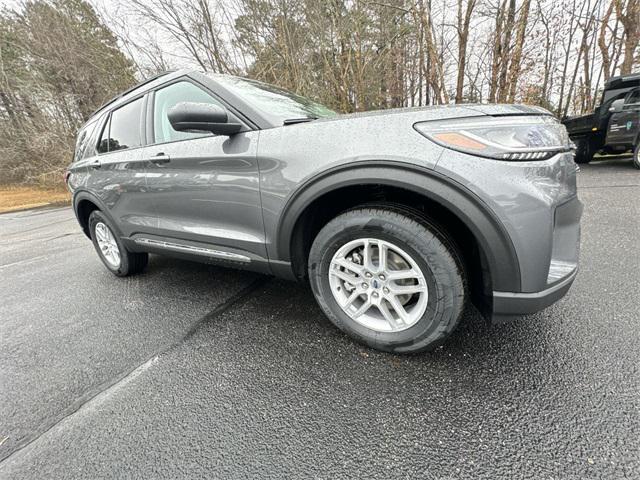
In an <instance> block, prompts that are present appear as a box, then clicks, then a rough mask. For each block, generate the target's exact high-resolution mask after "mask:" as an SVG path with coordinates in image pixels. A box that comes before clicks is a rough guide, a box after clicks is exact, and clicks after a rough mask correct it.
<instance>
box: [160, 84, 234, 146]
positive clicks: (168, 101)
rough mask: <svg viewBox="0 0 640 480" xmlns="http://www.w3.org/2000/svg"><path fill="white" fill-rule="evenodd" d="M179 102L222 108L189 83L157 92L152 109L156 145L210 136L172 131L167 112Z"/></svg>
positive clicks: (171, 86)
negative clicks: (209, 104) (211, 104)
mask: <svg viewBox="0 0 640 480" xmlns="http://www.w3.org/2000/svg"><path fill="white" fill-rule="evenodd" d="M181 102H194V103H213V104H215V105H217V106H219V107H222V108H224V106H223V105H222V104H221V103H220V102H218V101H217V100H216V99H215V98H213V97H212V96H211V95H209V94H208V93H207V92H205V91H204V90H202V89H201V88H198V87H196V86H195V85H194V84H193V83H191V82H178V83H174V84H172V85H169V86H168V87H165V88H162V89H160V90H158V91H157V92H156V98H155V105H154V109H153V131H154V136H155V139H156V140H155V141H156V143H164V142H174V141H176V140H188V139H190V138H197V137H201V136H203V135H211V134H210V133H207V132H178V131H176V130H174V129H173V127H172V126H171V123H169V118H168V117H167V112H168V111H169V109H170V108H171V107H173V106H175V105H176V104H177V103H181Z"/></svg>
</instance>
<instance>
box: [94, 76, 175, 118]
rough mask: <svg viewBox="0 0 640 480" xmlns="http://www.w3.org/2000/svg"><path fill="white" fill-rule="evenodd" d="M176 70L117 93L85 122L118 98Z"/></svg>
mask: <svg viewBox="0 0 640 480" xmlns="http://www.w3.org/2000/svg"><path fill="white" fill-rule="evenodd" d="M175 71H176V70H166V71H164V72H160V73H158V74H157V75H154V76H153V77H150V78H147V79H145V80H143V81H142V82H140V83H138V84H136V85H134V86H133V87H131V88H128V89H127V90H125V91H124V92H122V93H119V94H118V95H116V96H115V97H113V98H112V99H111V100H109V101H108V102H106V103H104V104H103V105H102V106H101V107H100V108H98V109H97V110H96V111H95V112H93V113H92V114H91V115H89V118H88V119H87V120H89V119H90V118H93V117H95V116H96V114H97V113H98V112H101V111H102V110H103V109H104V108H105V107H107V106H109V105H111V104H112V103H113V102H115V101H116V100H119V99H120V98H122V97H124V96H125V95H128V94H129V93H131V92H133V91H134V90H137V89H138V88H140V87H143V86H144V85H146V84H147V83H151V82H153V81H154V80H157V79H158V78H160V77H164V76H165V75H169V74H170V73H174V72H175Z"/></svg>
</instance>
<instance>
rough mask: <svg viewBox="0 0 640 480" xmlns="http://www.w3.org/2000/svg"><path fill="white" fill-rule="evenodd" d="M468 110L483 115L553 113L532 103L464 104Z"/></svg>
mask: <svg viewBox="0 0 640 480" xmlns="http://www.w3.org/2000/svg"><path fill="white" fill-rule="evenodd" d="M463 106H464V108H466V109H467V110H473V111H474V112H478V113H481V114H483V115H492V116H501V115H553V114H552V113H551V112H550V111H549V110H546V109H544V108H542V107H534V106H532V105H505V104H495V105H463Z"/></svg>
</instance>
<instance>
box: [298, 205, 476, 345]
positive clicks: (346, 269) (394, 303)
mask: <svg viewBox="0 0 640 480" xmlns="http://www.w3.org/2000/svg"><path fill="white" fill-rule="evenodd" d="M309 278H310V283H311V287H312V289H313V292H314V294H315V297H316V300H317V301H318V304H319V305H320V307H321V308H322V310H323V311H324V313H325V314H326V315H327V317H328V318H329V319H330V320H331V321H332V322H333V323H334V324H335V325H336V326H337V327H338V328H340V329H341V330H343V331H345V332H346V333H348V334H349V335H351V336H352V337H353V338H355V339H356V340H358V341H360V342H362V343H365V344H367V345H369V346H371V347H373V348H377V349H379V350H384V351H389V352H407V353H408V352H419V351H424V350H428V349H432V348H434V347H435V346H437V345H439V344H440V343H442V342H443V341H444V339H445V338H446V337H447V336H448V335H449V334H450V333H451V332H452V331H453V330H454V329H455V327H456V326H457V325H458V322H459V320H460V316H461V313H462V309H463V306H464V302H465V298H466V293H465V281H464V271H463V269H462V263H461V261H460V258H459V256H458V253H457V251H456V249H455V247H454V245H453V242H452V241H451V239H450V238H449V237H448V236H447V235H446V234H445V233H444V232H443V231H442V230H441V229H439V228H438V227H437V226H436V225H434V224H432V223H430V222H429V221H427V220H426V219H423V218H421V217H419V216H417V215H415V214H414V213H413V212H411V211H409V210H404V209H401V208H396V207H392V206H389V207H375V208H357V209H354V210H351V211H348V212H345V213H343V214H341V215H339V216H338V217H336V218H334V219H333V220H331V221H330V222H329V223H328V224H327V225H326V226H325V227H324V228H323V229H322V230H321V231H320V232H319V233H318V235H317V237H316V239H315V240H314V242H313V246H312V247H311V251H310V254H309Z"/></svg>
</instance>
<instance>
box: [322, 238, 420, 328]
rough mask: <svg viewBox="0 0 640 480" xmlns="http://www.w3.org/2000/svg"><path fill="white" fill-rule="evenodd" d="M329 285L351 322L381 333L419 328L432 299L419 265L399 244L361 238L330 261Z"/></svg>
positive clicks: (337, 253)
mask: <svg viewBox="0 0 640 480" xmlns="http://www.w3.org/2000/svg"><path fill="white" fill-rule="evenodd" d="M329 285H330V287H331V293H332V294H333V297H334V299H335V300H336V302H337V303H338V305H339V306H340V308H342V310H343V311H344V312H345V313H346V314H347V315H348V316H349V317H350V318H351V319H353V320H354V321H356V322H358V323H359V324H361V325H363V326H365V327H367V328H369V329H371V330H375V331H378V332H399V331H402V330H406V329H407V328H410V327H411V326H413V325H415V324H416V323H417V322H418V321H419V320H420V318H421V317H422V316H423V315H424V312H425V311H426V309H427V303H428V300H429V291H428V287H427V281H426V279H425V276H424V274H423V273H422V271H421V269H420V267H419V266H418V264H417V262H416V261H415V260H414V259H413V258H412V257H411V256H410V255H409V254H408V253H407V252H406V251H405V250H403V249H402V248H400V247H399V246H397V245H394V244H393V243H391V242H389V241H386V240H380V239H377V238H360V239H357V240H353V241H350V242H348V243H346V244H345V245H343V246H342V247H340V248H339V249H338V250H337V251H336V253H335V254H334V256H333V258H332V259H331V264H330V268H329Z"/></svg>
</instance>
